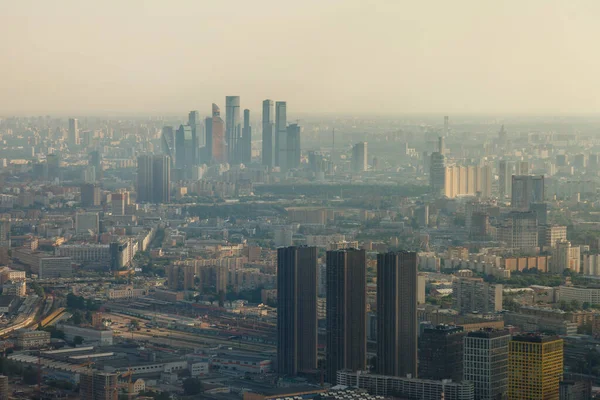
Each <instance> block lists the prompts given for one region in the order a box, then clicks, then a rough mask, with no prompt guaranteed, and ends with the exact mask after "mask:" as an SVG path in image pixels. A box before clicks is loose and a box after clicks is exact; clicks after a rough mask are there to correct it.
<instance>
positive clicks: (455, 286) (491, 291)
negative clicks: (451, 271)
mask: <svg viewBox="0 0 600 400" xmlns="http://www.w3.org/2000/svg"><path fill="white" fill-rule="evenodd" d="M452 308H454V309H455V310H456V311H458V312H459V313H461V314H468V313H472V312H479V313H484V314H485V313H494V312H498V311H501V310H502V285H493V284H490V283H488V282H485V281H484V280H483V279H482V278H457V279H455V280H454V282H453V283H452Z"/></svg>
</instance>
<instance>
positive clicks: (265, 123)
mask: <svg viewBox="0 0 600 400" xmlns="http://www.w3.org/2000/svg"><path fill="white" fill-rule="evenodd" d="M262 106H263V108H262V164H263V165H266V166H267V167H269V168H272V167H274V166H275V122H274V119H273V117H274V110H275V103H274V102H273V100H268V99H267V100H265V101H263V103H262Z"/></svg>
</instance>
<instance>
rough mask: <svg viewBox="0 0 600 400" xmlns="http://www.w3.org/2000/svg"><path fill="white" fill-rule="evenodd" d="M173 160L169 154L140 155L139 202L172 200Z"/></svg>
mask: <svg viewBox="0 0 600 400" xmlns="http://www.w3.org/2000/svg"><path fill="white" fill-rule="evenodd" d="M170 180H171V162H170V160H169V157H168V156H159V155H141V156H139V157H138V176H137V202H138V203H168V202H169V201H170V186H169V185H170Z"/></svg>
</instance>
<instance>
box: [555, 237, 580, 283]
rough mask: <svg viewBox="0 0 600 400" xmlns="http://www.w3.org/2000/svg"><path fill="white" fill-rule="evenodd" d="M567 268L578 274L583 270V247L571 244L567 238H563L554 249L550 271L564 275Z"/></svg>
mask: <svg viewBox="0 0 600 400" xmlns="http://www.w3.org/2000/svg"><path fill="white" fill-rule="evenodd" d="M567 269H568V270H570V271H572V272H574V273H576V274H579V273H580V272H581V248H580V247H579V246H571V242H569V241H567V240H561V241H559V242H557V243H556V244H555V246H554V248H553V249H552V258H551V259H550V271H549V272H551V273H553V274H561V275H562V274H563V272H564V271H565V270H567Z"/></svg>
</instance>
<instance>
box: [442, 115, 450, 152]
mask: <svg viewBox="0 0 600 400" xmlns="http://www.w3.org/2000/svg"><path fill="white" fill-rule="evenodd" d="M449 133H450V117H449V116H447V115H446V116H444V136H448V134H449ZM440 151H442V150H440Z"/></svg>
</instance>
